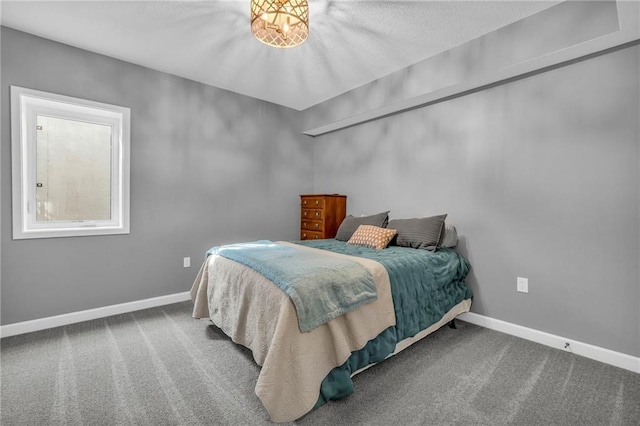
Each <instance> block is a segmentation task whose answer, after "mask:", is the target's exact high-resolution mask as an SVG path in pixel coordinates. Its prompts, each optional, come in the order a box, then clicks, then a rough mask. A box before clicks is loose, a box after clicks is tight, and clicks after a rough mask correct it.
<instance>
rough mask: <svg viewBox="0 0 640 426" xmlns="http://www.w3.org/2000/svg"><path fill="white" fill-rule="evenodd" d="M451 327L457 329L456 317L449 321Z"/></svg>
mask: <svg viewBox="0 0 640 426" xmlns="http://www.w3.org/2000/svg"><path fill="white" fill-rule="evenodd" d="M449 327H451V328H453V329H457V328H458V327H456V319H455V318H454V319H452V320H451V321H449Z"/></svg>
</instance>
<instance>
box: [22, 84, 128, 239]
mask: <svg viewBox="0 0 640 426" xmlns="http://www.w3.org/2000/svg"><path fill="white" fill-rule="evenodd" d="M38 114H40V115H47V116H53V117H56V118H62V119H69V120H79V121H85V122H90V123H96V124H103V125H108V126H111V128H112V132H111V137H112V140H111V156H112V157H111V219H110V220H73V221H55V222H54V221H52V222H43V221H40V222H38V221H37V220H36V210H37V209H36V208H35V206H36V117H37V115H38ZM130 115H131V111H130V109H129V108H126V107H121V106H116V105H109V104H105V103H101V102H94V101H89V100H85V99H79V98H74V97H70V96H63V95H58V94H54V93H47V92H42V91H39V90H33V89H26V88H24V87H18V86H11V157H12V163H11V165H12V204H13V239H14V240H20V239H28V238H54V237H75V236H87V235H112V234H128V233H129V164H130V161H129V156H130V147H129V145H130Z"/></svg>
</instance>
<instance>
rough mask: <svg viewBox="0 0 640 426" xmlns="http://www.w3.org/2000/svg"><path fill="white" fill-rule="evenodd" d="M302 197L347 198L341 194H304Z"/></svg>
mask: <svg viewBox="0 0 640 426" xmlns="http://www.w3.org/2000/svg"><path fill="white" fill-rule="evenodd" d="M300 196H301V197H346V195H341V194H302V195H300Z"/></svg>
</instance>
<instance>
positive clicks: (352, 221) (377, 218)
mask: <svg viewBox="0 0 640 426" xmlns="http://www.w3.org/2000/svg"><path fill="white" fill-rule="evenodd" d="M388 221H389V212H388V211H386V212H382V213H378V214H374V215H371V216H361V217H355V216H352V215H349V216H347V217H345V218H344V220H343V221H342V223H341V224H340V227H339V228H338V232H337V233H336V240H339V241H349V238H351V236H352V235H353V233H354V232H356V229H358V226H360V225H373V226H378V227H380V228H386V227H387V222H388Z"/></svg>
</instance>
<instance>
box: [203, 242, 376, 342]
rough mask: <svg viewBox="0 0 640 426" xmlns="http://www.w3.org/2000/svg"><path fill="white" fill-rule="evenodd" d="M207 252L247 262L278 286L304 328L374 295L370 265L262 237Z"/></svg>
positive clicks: (320, 322) (323, 321)
mask: <svg viewBox="0 0 640 426" xmlns="http://www.w3.org/2000/svg"><path fill="white" fill-rule="evenodd" d="M211 254H217V255H219V256H223V257H225V258H227V259H231V260H234V261H236V262H238V263H241V264H243V265H245V266H248V267H250V268H252V269H254V270H255V271H257V272H259V273H261V274H262V275H264V276H265V277H266V278H268V279H269V280H271V281H272V282H273V283H274V284H276V285H277V286H278V287H280V288H281V289H282V290H283V291H284V292H285V293H286V294H287V295H288V296H289V297H290V298H291V300H292V301H293V304H294V306H295V308H296V312H297V314H298V325H299V327H300V331H301V332H303V333H304V332H306V331H310V330H313V329H314V328H316V327H317V326H319V325H321V324H324V323H326V322H328V321H330V320H332V319H334V318H337V317H339V316H340V315H342V314H344V313H346V312H349V311H350V310H352V309H355V308H357V307H359V306H362V305H364V304H365V303H370V302H373V301H374V300H376V299H377V297H378V295H377V292H376V285H375V283H374V281H373V277H372V276H371V273H370V272H369V270H368V269H367V268H365V267H364V266H362V265H361V264H359V263H358V262H355V261H352V260H348V259H341V258H336V257H333V256H327V255H324V254H322V253H316V252H312V251H307V250H300V249H296V248H294V247H290V246H286V245H282V244H276V243H274V242H272V241H267V240H261V241H254V242H251V243H241V244H230V245H225V246H220V247H213V248H211V249H210V250H209V251H208V252H207V256H209V255H211Z"/></svg>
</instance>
